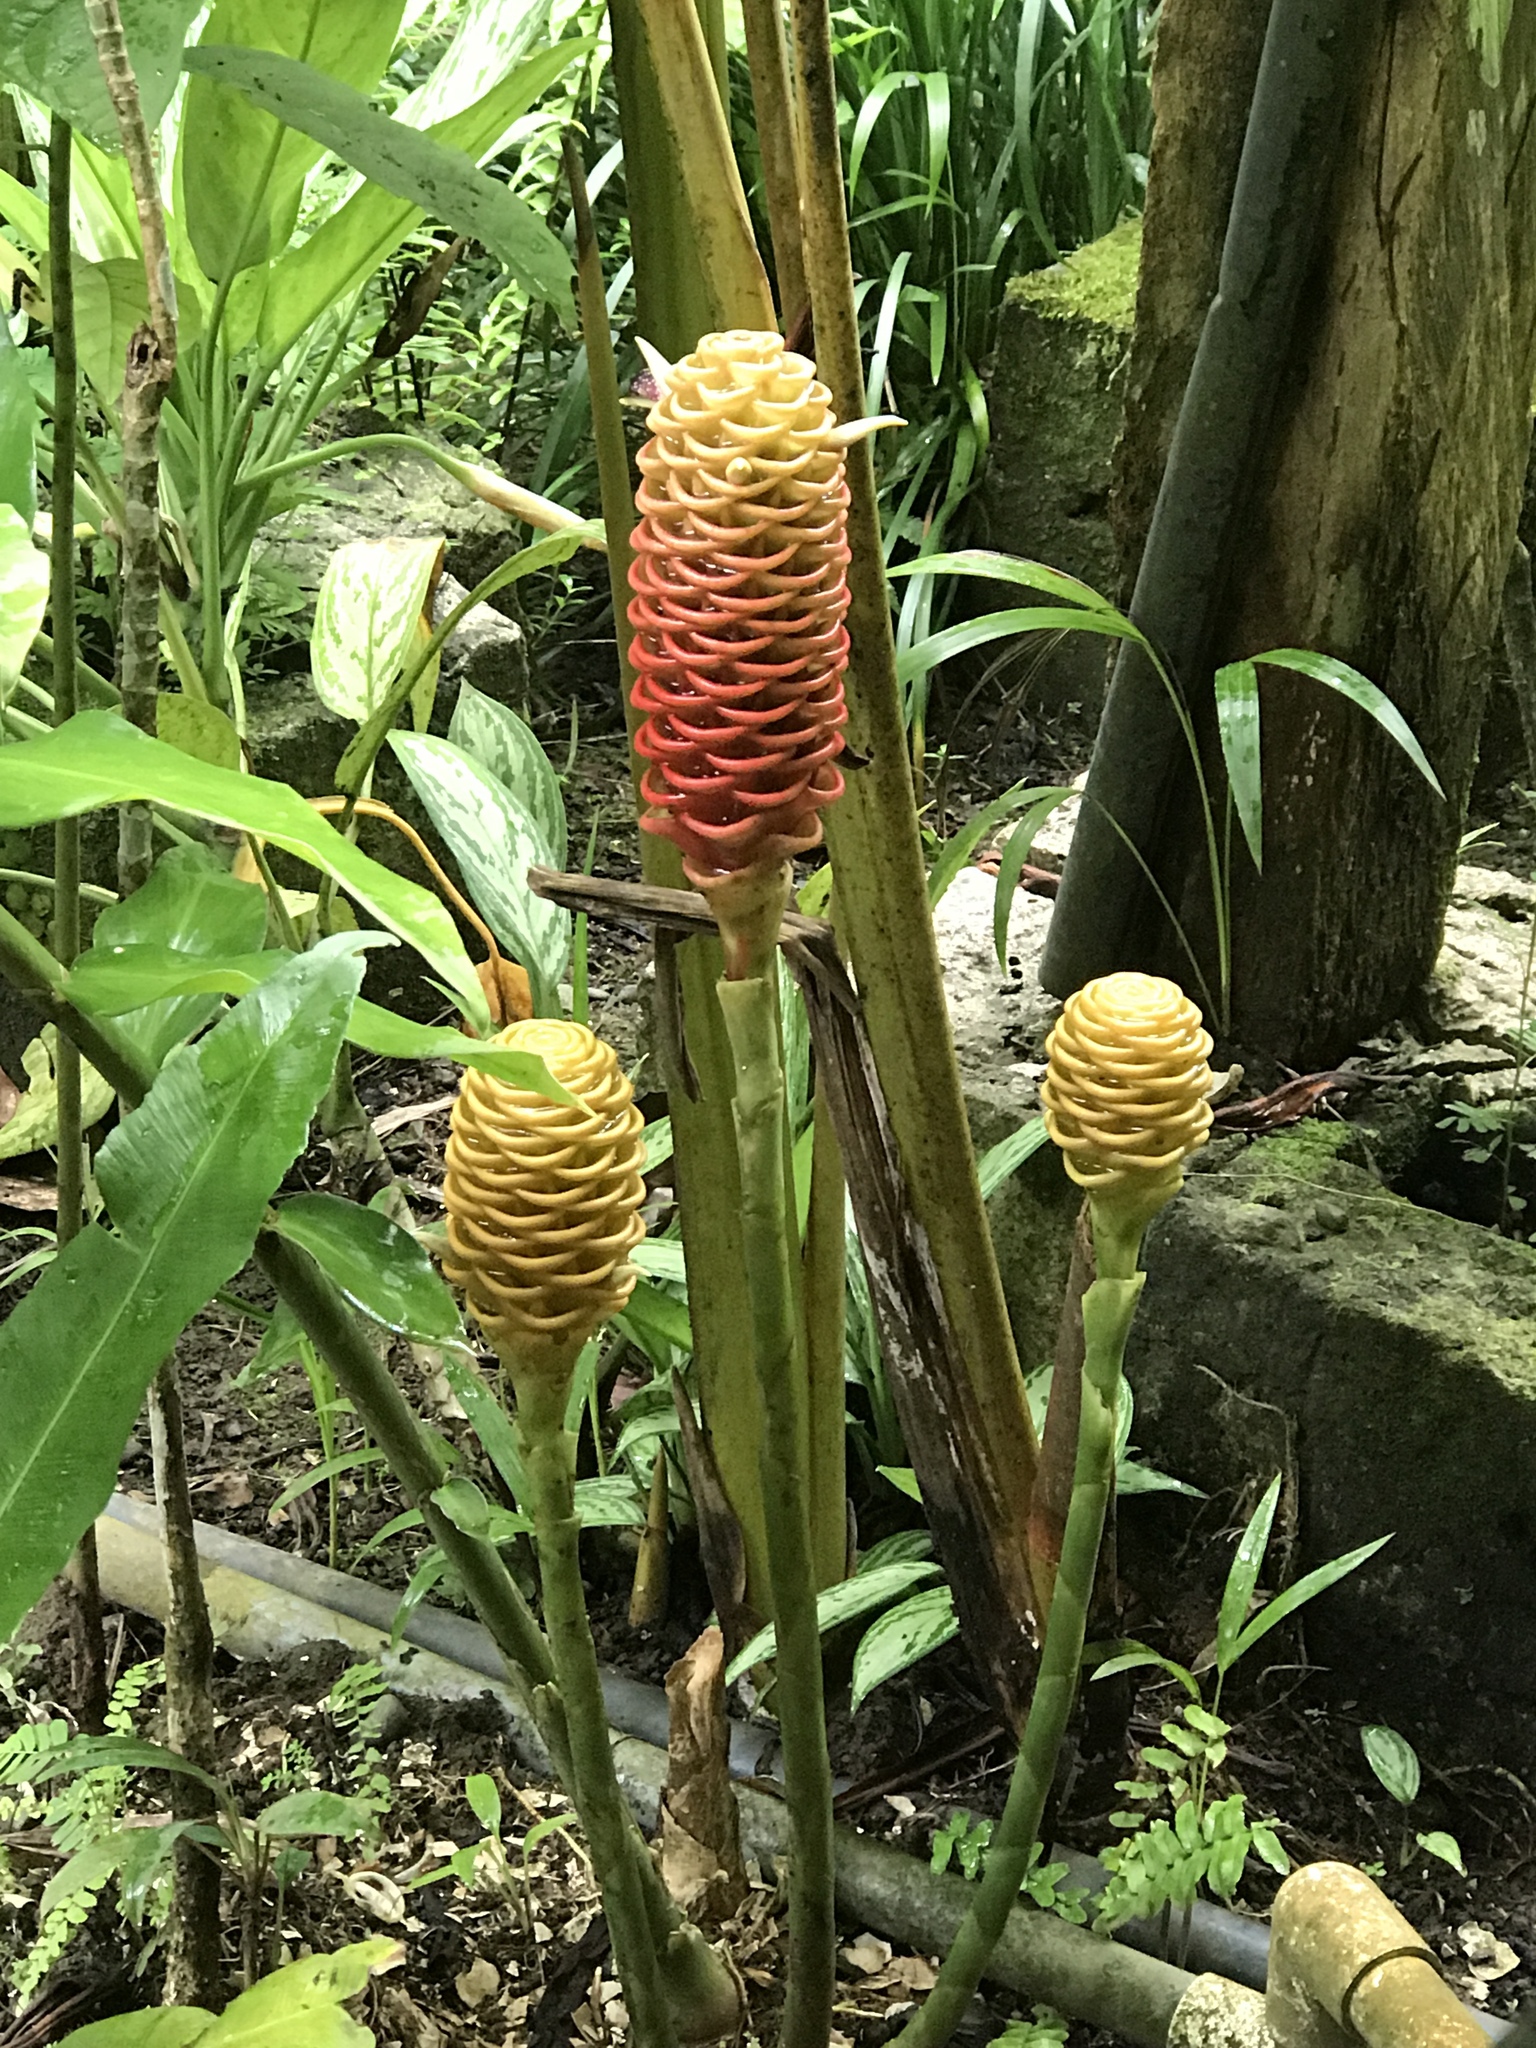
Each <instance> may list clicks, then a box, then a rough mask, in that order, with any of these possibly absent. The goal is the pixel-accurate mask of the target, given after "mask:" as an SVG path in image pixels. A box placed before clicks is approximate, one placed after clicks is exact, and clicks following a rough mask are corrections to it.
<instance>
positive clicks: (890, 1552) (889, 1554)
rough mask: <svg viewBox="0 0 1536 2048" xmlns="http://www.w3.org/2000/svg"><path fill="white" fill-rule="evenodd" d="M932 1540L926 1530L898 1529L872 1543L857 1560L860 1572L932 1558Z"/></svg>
mask: <svg viewBox="0 0 1536 2048" xmlns="http://www.w3.org/2000/svg"><path fill="white" fill-rule="evenodd" d="M932 1555H933V1538H932V1536H931V1535H930V1534H929V1532H928V1531H927V1530H926V1529H898V1530H896V1532H895V1534H894V1535H891V1536H882V1537H881V1539H880V1541H879V1542H878V1543H872V1544H871V1545H870V1547H869V1549H868V1550H866V1551H865V1552H864V1553H863V1555H862V1556H861V1557H860V1559H859V1563H858V1569H859V1570H860V1571H861V1572H874V1571H879V1569H880V1567H881V1566H882V1565H887V1564H907V1563H909V1562H910V1561H911V1559H913V1558H916V1557H932Z"/></svg>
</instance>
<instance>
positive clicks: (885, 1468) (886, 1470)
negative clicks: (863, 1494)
mask: <svg viewBox="0 0 1536 2048" xmlns="http://www.w3.org/2000/svg"><path fill="white" fill-rule="evenodd" d="M875 1470H876V1471H877V1472H878V1473H879V1474H880V1477H881V1478H882V1479H885V1480H888V1481H889V1482H890V1484H891V1485H892V1486H894V1487H895V1489H896V1491H897V1492H898V1493H904V1494H905V1495H906V1496H907V1499H908V1500H915V1501H921V1500H922V1497H923V1490H922V1488H921V1487H920V1486H919V1485H918V1483H917V1474H916V1473H915V1472H914V1471H913V1470H912V1467H911V1466H910V1465H877V1466H876V1467H875Z"/></svg>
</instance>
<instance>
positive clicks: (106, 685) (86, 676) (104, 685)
mask: <svg viewBox="0 0 1536 2048" xmlns="http://www.w3.org/2000/svg"><path fill="white" fill-rule="evenodd" d="M53 317H54V319H55V320H57V319H58V317H59V306H58V293H57V292H55V293H54V305H53ZM55 345H57V344H55ZM53 431H54V436H55V440H57V436H58V431H59V429H58V420H57V416H55V420H54V429H53ZM70 495H71V497H73V495H74V476H73V474H71V476H70ZM54 503H55V504H57V503H58V486H57V485H55V486H54ZM71 523H73V522H71ZM32 645H33V648H34V649H35V650H36V652H37V653H38V654H40V655H41V656H42V657H43V660H44V661H46V662H47V663H48V665H49V667H50V668H51V669H52V670H53V672H54V674H55V675H57V673H58V668H57V664H56V661H55V657H54V643H53V639H52V637H51V635H49V634H47V633H39V634H38V636H37V638H36V639H35V640H34V641H33V642H32ZM74 668H75V689H76V692H77V695H83V696H84V697H86V698H87V699H88V700H89V701H90V702H91V703H92V704H101V705H108V706H110V707H111V708H112V709H113V710H115V709H116V708H117V706H118V705H119V704H121V703H122V701H123V697H122V692H121V691H120V690H119V689H118V687H117V685H116V683H111V682H108V680H107V678H106V677H105V676H99V675H97V673H96V671H95V669H93V668H92V667H91V665H90V663H89V662H86V661H82V660H81V659H80V656H79V654H78V653H77V654H76V655H75V660H74Z"/></svg>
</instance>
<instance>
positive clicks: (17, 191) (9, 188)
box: [0, 171, 48, 258]
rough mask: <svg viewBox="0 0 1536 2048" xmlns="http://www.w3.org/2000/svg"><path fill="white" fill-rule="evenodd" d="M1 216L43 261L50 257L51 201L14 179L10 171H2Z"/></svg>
mask: <svg viewBox="0 0 1536 2048" xmlns="http://www.w3.org/2000/svg"><path fill="white" fill-rule="evenodd" d="M0 216H3V217H4V219H5V223H6V226H7V227H8V228H9V229H10V230H11V232H12V233H13V234H17V235H19V236H20V237H21V239H22V241H24V242H25V243H26V245H27V247H28V248H29V249H31V250H33V251H34V252H35V254H36V255H38V256H39V257H43V258H46V257H47V254H48V204H47V201H46V200H44V199H40V198H39V197H38V195H37V193H36V192H35V191H34V190H33V189H32V187H31V186H30V185H23V184H21V183H20V182H19V181H18V180H17V179H15V178H13V177H12V176H11V174H10V172H9V171H0Z"/></svg>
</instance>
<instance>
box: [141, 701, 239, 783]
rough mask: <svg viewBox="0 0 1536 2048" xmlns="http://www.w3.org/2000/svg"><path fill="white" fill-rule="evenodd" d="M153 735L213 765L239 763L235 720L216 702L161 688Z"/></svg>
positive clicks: (156, 705)
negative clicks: (206, 701) (208, 701)
mask: <svg viewBox="0 0 1536 2048" xmlns="http://www.w3.org/2000/svg"><path fill="white" fill-rule="evenodd" d="M155 737H156V738H157V739H161V740H164V742H165V744H166V745H167V746H168V747H175V749H176V750H177V752H178V753H181V754H190V755H191V756H192V759H193V760H194V761H207V762H208V763H209V764H210V765H211V766H212V767H214V768H231V769H238V768H239V766H240V735H239V733H238V732H236V730H235V725H234V720H233V719H232V718H231V717H230V716H229V714H228V712H226V711H221V710H220V709H219V707H218V705H217V704H204V703H200V702H199V700H198V699H197V698H196V697H183V696H181V695H180V694H179V693H178V692H176V691H174V690H162V691H161V692H160V694H159V695H158V696H157V697H156V699H155Z"/></svg>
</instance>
